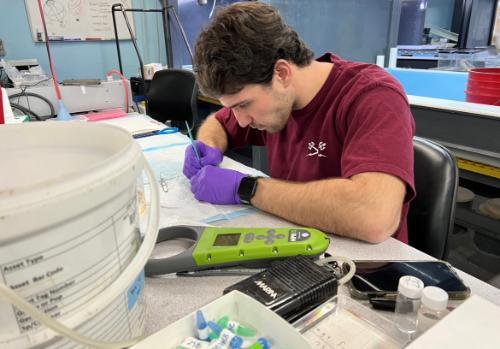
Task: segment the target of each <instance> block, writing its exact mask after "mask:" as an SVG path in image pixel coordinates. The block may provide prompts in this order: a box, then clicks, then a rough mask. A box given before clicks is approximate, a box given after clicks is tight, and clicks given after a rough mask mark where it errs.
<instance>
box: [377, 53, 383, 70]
mask: <svg viewBox="0 0 500 349" xmlns="http://www.w3.org/2000/svg"><path fill="white" fill-rule="evenodd" d="M384 63H385V56H384V55H379V56H377V61H376V63H375V64H377V65H378V66H379V67H381V68H383V67H384Z"/></svg>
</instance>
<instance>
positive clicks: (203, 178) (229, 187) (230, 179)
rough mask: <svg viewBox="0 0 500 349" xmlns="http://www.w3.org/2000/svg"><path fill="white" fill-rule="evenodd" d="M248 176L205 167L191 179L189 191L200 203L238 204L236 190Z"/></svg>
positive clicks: (218, 168) (223, 169) (232, 171)
mask: <svg viewBox="0 0 500 349" xmlns="http://www.w3.org/2000/svg"><path fill="white" fill-rule="evenodd" d="M246 176H248V175H246V174H243V173H241V172H238V171H234V170H229V169H227V168H220V167H215V166H205V167H203V168H202V169H201V170H200V171H199V172H198V173H197V174H195V175H194V176H193V177H192V178H191V191H192V192H193V193H194V197H195V198H196V199H198V200H200V201H206V202H210V203H212V204H219V205H234V204H240V203H241V201H240V197H239V195H238V188H239V186H240V182H241V179H242V178H243V177H246Z"/></svg>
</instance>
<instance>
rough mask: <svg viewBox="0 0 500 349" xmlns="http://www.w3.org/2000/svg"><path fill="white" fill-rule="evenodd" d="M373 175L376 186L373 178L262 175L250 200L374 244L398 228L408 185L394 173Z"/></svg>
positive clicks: (284, 215)
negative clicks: (291, 179)
mask: <svg viewBox="0 0 500 349" xmlns="http://www.w3.org/2000/svg"><path fill="white" fill-rule="evenodd" d="M374 175H375V176H377V175H381V176H382V180H381V181H379V182H378V186H373V185H372V183H371V181H373V180H377V178H374V177H373V176H372V177H371V178H370V179H369V180H368V181H366V180H365V179H366V177H365V178H363V177H358V178H356V179H355V180H352V179H342V178H337V179H325V180H320V181H313V182H308V183H296V182H286V181H280V180H275V179H267V178H266V179H259V182H258V186H257V193H256V195H255V196H254V198H253V199H252V204H253V205H254V206H255V207H257V208H260V209H262V210H263V211H266V212H269V213H272V214H275V215H277V216H280V217H282V218H285V219H287V220H290V221H293V222H295V223H297V224H300V225H304V226H311V227H315V228H319V229H321V230H323V231H325V232H329V233H335V234H338V235H344V236H349V237H352V238H356V239H360V240H365V241H369V242H373V243H376V242H380V241H383V240H385V239H386V238H387V237H389V236H390V235H392V234H393V233H394V232H395V230H396V229H397V228H398V226H399V220H400V215H401V207H402V202H403V198H404V191H405V188H404V184H402V182H401V183H398V181H399V180H398V179H396V178H394V177H391V176H388V175H384V174H374ZM384 176H385V177H384ZM388 177H390V178H388ZM386 179H387V180H388V181H386Z"/></svg>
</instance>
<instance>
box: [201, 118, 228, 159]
mask: <svg viewBox="0 0 500 349" xmlns="http://www.w3.org/2000/svg"><path fill="white" fill-rule="evenodd" d="M196 139H198V140H200V141H202V142H203V143H205V144H207V145H209V146H211V147H216V148H219V149H220V151H221V152H222V153H224V152H225V151H226V150H227V134H226V131H225V130H224V126H222V124H221V123H220V122H219V121H218V120H217V119H216V118H215V114H211V115H210V116H208V117H207V119H206V120H205V122H203V124H202V125H201V127H200V129H199V130H198V135H197V137H196Z"/></svg>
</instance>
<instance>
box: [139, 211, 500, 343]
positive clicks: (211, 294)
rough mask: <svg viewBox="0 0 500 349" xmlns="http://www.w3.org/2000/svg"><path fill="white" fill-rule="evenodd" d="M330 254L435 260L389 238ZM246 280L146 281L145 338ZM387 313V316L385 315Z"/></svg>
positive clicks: (342, 246) (246, 220)
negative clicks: (381, 241) (233, 285)
mask: <svg viewBox="0 0 500 349" xmlns="http://www.w3.org/2000/svg"><path fill="white" fill-rule="evenodd" d="M221 226H234V227H237V226H240V227H243V226H250V227H251V226H254V227H257V226H262V227H283V226H293V225H292V224H290V223H289V222H286V221H284V220H281V219H279V218H276V217H273V216H270V215H268V214H265V213H261V212H258V213H256V214H254V215H251V216H245V217H240V218H238V219H234V220H231V221H227V222H224V223H223V224H221ZM328 252H329V253H330V254H332V255H339V256H346V257H349V258H351V259H369V260H432V259H434V258H433V257H431V256H429V255H427V254H425V253H422V252H420V251H418V250H416V249H414V248H413V247H411V246H408V245H406V244H404V243H402V242H400V241H398V240H396V239H393V238H390V239H388V240H386V241H384V242H383V243H380V244H376V245H373V244H369V243H366V242H361V241H356V240H352V239H348V238H342V237H339V236H331V242H330V246H329V248H328ZM458 273H459V275H460V277H461V278H462V279H463V280H464V282H465V283H466V284H467V285H468V286H469V287H470V288H471V291H472V293H473V294H477V295H480V296H481V297H483V298H486V299H488V300H490V301H491V302H493V303H495V304H498V305H500V289H498V288H495V287H493V286H490V285H488V284H487V283H485V282H483V281H481V280H479V279H477V278H475V277H473V276H471V275H469V274H466V273H464V272H461V271H458ZM246 277H247V276H205V277H177V276H174V275H169V276H165V277H159V278H147V279H146V285H145V296H146V303H147V307H148V308H147V309H148V310H147V316H146V333H145V334H146V335H149V334H152V333H154V332H156V331H158V330H160V329H162V328H164V327H165V326H167V325H169V324H170V323H172V322H174V321H176V320H178V319H180V318H182V317H183V316H184V315H187V314H189V313H190V312H192V311H194V310H196V309H197V308H199V307H200V306H203V305H205V304H207V303H209V302H211V301H213V300H215V299H216V298H218V297H220V296H221V295H222V291H223V290H224V288H226V287H227V286H229V285H232V284H233V283H235V282H237V281H239V280H241V279H244V278H246ZM339 293H340V294H348V290H347V289H346V287H345V286H341V287H340V288H339ZM382 313H384V312H382Z"/></svg>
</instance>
